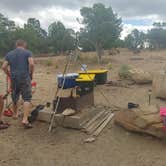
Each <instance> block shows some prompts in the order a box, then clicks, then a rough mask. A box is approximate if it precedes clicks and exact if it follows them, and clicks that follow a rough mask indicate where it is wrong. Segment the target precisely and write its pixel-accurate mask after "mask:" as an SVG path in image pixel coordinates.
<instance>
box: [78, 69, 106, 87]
mask: <svg viewBox="0 0 166 166" xmlns="http://www.w3.org/2000/svg"><path fill="white" fill-rule="evenodd" d="M87 73H88V74H95V82H96V84H98V85H99V84H100V85H102V84H105V83H106V82H107V73H108V70H87V72H85V71H83V72H80V74H87Z"/></svg>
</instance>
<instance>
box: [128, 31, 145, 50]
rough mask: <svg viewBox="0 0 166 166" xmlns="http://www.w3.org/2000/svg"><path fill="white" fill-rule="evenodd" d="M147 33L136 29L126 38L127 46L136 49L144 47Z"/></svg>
mask: <svg viewBox="0 0 166 166" xmlns="http://www.w3.org/2000/svg"><path fill="white" fill-rule="evenodd" d="M145 40H146V35H145V34H144V33H143V32H140V31H138V30H137V29H134V30H133V31H132V32H131V33H130V34H129V35H128V36H127V37H126V38H125V45H126V47H127V48H129V49H131V50H133V51H136V50H137V49H141V48H143V47H144V43H145Z"/></svg>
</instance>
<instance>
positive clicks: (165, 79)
mask: <svg viewBox="0 0 166 166" xmlns="http://www.w3.org/2000/svg"><path fill="white" fill-rule="evenodd" d="M152 90H153V94H154V95H155V97H158V98H162V99H166V72H165V71H160V72H158V73H156V74H155V76H154V78H153V86H152Z"/></svg>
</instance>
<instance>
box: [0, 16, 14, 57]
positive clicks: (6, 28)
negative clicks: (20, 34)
mask: <svg viewBox="0 0 166 166" xmlns="http://www.w3.org/2000/svg"><path fill="white" fill-rule="evenodd" d="M15 30H16V26H15V23H14V21H11V20H9V19H8V18H7V17H5V16H4V15H3V14H1V13H0V55H4V54H6V53H7V52H8V51H9V50H10V48H13V33H14V31H15Z"/></svg>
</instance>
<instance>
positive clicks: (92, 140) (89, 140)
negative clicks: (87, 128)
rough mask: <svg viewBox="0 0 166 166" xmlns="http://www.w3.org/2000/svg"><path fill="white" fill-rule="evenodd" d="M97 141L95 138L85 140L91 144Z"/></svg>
mask: <svg viewBox="0 0 166 166" xmlns="http://www.w3.org/2000/svg"><path fill="white" fill-rule="evenodd" d="M95 140H96V138H94V137H90V138H87V139H86V140H84V142H85V143H91V142H94V141H95Z"/></svg>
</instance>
